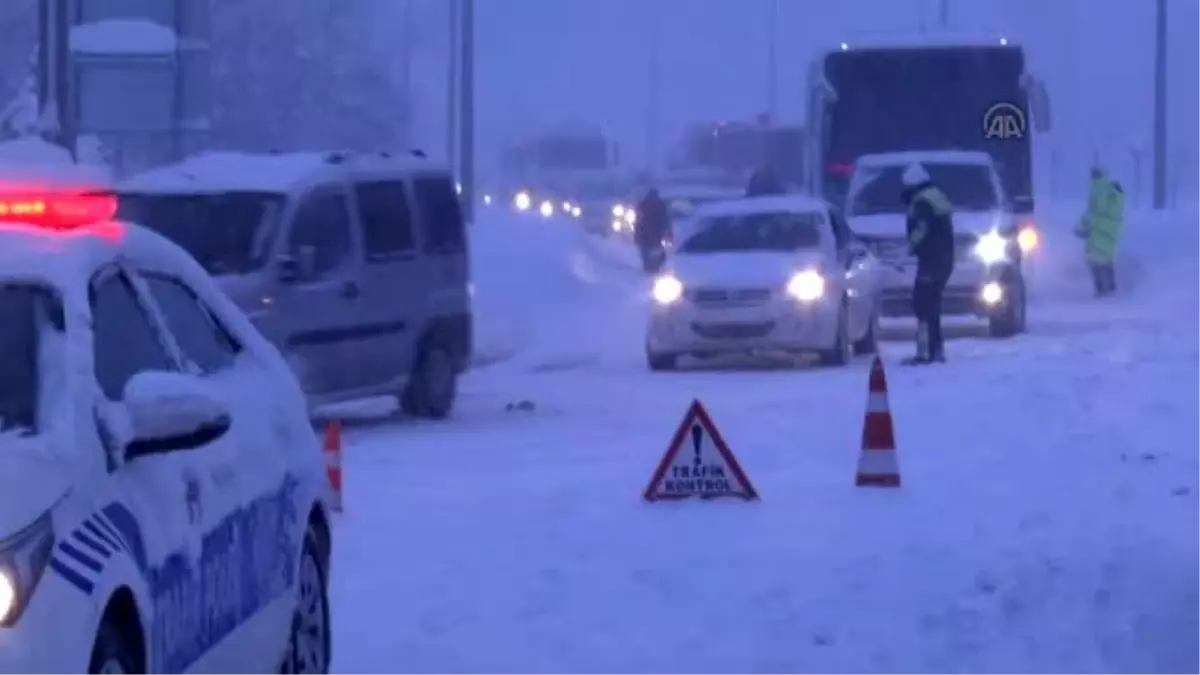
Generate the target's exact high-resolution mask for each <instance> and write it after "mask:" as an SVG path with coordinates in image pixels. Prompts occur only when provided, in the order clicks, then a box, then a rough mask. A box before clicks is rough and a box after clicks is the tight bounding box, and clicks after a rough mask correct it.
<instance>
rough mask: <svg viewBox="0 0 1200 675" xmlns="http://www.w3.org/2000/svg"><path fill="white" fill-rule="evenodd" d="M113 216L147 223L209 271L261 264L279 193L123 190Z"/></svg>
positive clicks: (228, 271) (250, 268)
mask: <svg viewBox="0 0 1200 675" xmlns="http://www.w3.org/2000/svg"><path fill="white" fill-rule="evenodd" d="M119 198H120V206H119V207H118V210H117V218H118V219H120V220H125V221H129V222H134V223H137V224H139V225H142V226H143V227H147V228H150V229H152V230H154V231H156V232H158V233H159V234H161V235H163V236H165V237H167V238H168V239H170V240H171V241H173V242H175V243H176V244H177V245H179V246H180V247H182V248H183V249H184V250H186V251H187V252H188V253H190V254H191V255H192V257H193V258H195V259H196V260H197V261H199V263H200V265H201V266H203V267H204V269H205V270H207V271H208V273H209V274H212V275H222V274H242V273H245V272H250V271H253V270H256V269H258V268H260V267H262V265H263V263H264V262H265V259H266V256H267V253H268V251H269V250H270V244H271V243H272V242H273V239H274V236H275V231H276V225H277V216H278V212H279V209H280V207H281V206H282V205H283V200H284V197H283V195H280V194H275V193H270V192H219V193H207V194H153V193H146V194H142V193H123V194H121V195H120V196H119Z"/></svg>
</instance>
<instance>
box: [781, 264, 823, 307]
mask: <svg viewBox="0 0 1200 675" xmlns="http://www.w3.org/2000/svg"><path fill="white" fill-rule="evenodd" d="M787 292H788V295H790V296H792V297H793V298H796V299H797V300H799V301H801V302H813V301H815V300H820V299H821V298H822V297H824V296H825V277H823V276H821V273H820V272H817V271H816V270H804V271H803V272H798V273H796V274H795V275H793V276H792V278H791V280H790V281H788V285H787Z"/></svg>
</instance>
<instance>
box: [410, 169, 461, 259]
mask: <svg viewBox="0 0 1200 675" xmlns="http://www.w3.org/2000/svg"><path fill="white" fill-rule="evenodd" d="M413 194H414V195H416V200H417V205H418V206H419V207H420V208H421V223H422V227H423V230H422V231H423V232H424V234H425V237H424V241H423V244H424V245H423V247H422V248H423V249H424V250H425V252H426V253H461V252H463V251H465V250H466V248H467V233H466V229H465V228H464V226H463V216H462V207H461V206H460V205H459V203H458V194H457V193H456V192H455V191H454V185H453V184H452V183H451V182H450V179H449V178H446V177H443V176H438V177H434V176H425V177H419V178H415V179H414V180H413Z"/></svg>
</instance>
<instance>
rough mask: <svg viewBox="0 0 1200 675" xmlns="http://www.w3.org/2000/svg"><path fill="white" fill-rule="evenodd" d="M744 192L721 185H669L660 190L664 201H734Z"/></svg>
mask: <svg viewBox="0 0 1200 675" xmlns="http://www.w3.org/2000/svg"><path fill="white" fill-rule="evenodd" d="M743 192H744V190H742V189H740V188H735V187H722V186H719V185H705V184H693V185H678V184H676V185H668V186H666V187H663V188H662V189H661V190H659V194H661V195H662V198H663V199H687V198H695V199H704V198H713V199H734V198H737V197H739V196H740V195H741V194H742V193H743Z"/></svg>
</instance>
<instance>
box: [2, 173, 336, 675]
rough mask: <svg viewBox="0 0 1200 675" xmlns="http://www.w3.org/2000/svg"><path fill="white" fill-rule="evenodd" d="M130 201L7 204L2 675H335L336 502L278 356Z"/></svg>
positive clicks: (54, 198) (5, 195)
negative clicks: (332, 580)
mask: <svg viewBox="0 0 1200 675" xmlns="http://www.w3.org/2000/svg"><path fill="white" fill-rule="evenodd" d="M115 211H116V203H115V200H114V198H112V197H110V196H107V195H102V194H96V193H91V194H89V193H86V192H44V191H39V192H35V191H28V190H27V191H23V192H20V193H18V192H17V191H16V190H15V189H4V188H0V348H3V349H4V353H5V359H4V360H3V361H0V383H2V384H0V446H3V447H2V448H0V483H2V486H0V670H3V671H8V672H84V671H87V672H92V673H113V672H127V673H136V672H181V671H200V672H267V671H276V670H280V669H283V670H285V671H287V672H325V671H327V670H328V668H329V663H330V633H329V602H328V595H327V583H328V573H329V557H330V555H329V554H330V546H331V540H330V527H329V522H330V519H329V515H328V511H327V508H326V506H327V503H328V501H327V497H328V496H329V495H328V487H327V482H326V480H325V477H324V468H323V466H322V462H321V454H320V449H319V447H318V441H317V439H316V437H315V435H314V433H313V431H312V428H311V427H310V425H309V421H308V418H307V414H306V407H305V401H304V396H303V394H302V393H301V391H300V387H299V385H298V384H297V382H296V379H295V377H294V376H293V375H292V374H291V371H290V370H289V368H288V366H287V364H286V363H285V362H284V361H283V360H282V358H281V356H280V355H279V352H278V351H277V350H276V349H275V348H274V347H272V346H271V345H269V344H268V343H267V342H266V341H265V340H264V339H263V338H262V337H261V336H260V335H259V334H258V332H257V331H255V329H254V328H253V327H252V326H251V324H250V322H249V321H248V320H247V319H246V317H245V316H244V315H243V314H242V312H241V311H239V310H238V309H237V308H236V307H234V305H233V304H232V303H231V302H230V301H229V300H228V299H227V298H226V297H225V296H224V295H223V294H222V293H221V292H220V291H219V290H218V289H217V288H216V286H215V285H214V284H213V282H212V281H211V280H210V279H209V277H208V276H207V275H206V274H205V273H204V271H203V270H202V269H201V267H200V266H199V264H197V263H196V262H195V261H194V260H193V259H192V258H191V257H189V256H188V255H187V254H186V253H184V252H183V250H182V249H180V248H178V247H176V246H175V245H174V244H171V243H169V242H168V241H167V240H166V239H164V238H162V237H160V236H159V235H157V234H154V233H152V232H150V231H148V230H145V229H142V228H140V227H138V226H136V225H133V224H129V223H124V222H118V221H114V220H113V219H112V218H113V214H114V213H115Z"/></svg>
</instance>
